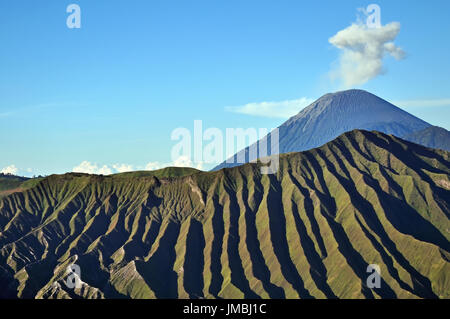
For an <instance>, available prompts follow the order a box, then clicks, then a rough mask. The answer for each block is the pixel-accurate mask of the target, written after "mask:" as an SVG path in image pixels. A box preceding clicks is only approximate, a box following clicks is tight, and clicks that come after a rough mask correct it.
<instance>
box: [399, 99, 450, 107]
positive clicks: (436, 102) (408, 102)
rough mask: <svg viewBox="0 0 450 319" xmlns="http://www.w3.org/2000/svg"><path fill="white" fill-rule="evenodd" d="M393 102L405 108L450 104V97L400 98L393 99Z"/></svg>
mask: <svg viewBox="0 0 450 319" xmlns="http://www.w3.org/2000/svg"><path fill="white" fill-rule="evenodd" d="M392 104H394V105H397V106H399V107H404V108H408V107H435V106H450V99H426V100H399V101H393V102H392Z"/></svg>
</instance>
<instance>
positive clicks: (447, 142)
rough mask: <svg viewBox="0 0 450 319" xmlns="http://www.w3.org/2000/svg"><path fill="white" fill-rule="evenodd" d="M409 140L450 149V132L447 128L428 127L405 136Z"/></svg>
mask: <svg viewBox="0 0 450 319" xmlns="http://www.w3.org/2000/svg"><path fill="white" fill-rule="evenodd" d="M403 138H404V139H405V140H407V141H411V142H414V143H417V144H421V145H425V146H428V147H432V148H440V149H442V150H446V151H450V132H449V131H447V130H446V129H445V128H442V127H438V126H430V127H427V128H426V129H423V130H420V131H417V132H413V133H410V134H407V135H405V136H403Z"/></svg>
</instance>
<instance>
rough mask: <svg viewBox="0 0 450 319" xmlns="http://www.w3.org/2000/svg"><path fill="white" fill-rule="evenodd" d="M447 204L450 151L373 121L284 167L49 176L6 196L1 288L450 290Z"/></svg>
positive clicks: (1, 217) (300, 294)
mask: <svg viewBox="0 0 450 319" xmlns="http://www.w3.org/2000/svg"><path fill="white" fill-rule="evenodd" d="M174 170H177V169H174ZM191 173H192V174H191ZM174 174H175V175H176V174H178V175H179V176H180V177H173V176H174ZM167 176H171V177H170V178H168V177H167ZM449 208H450V153H449V152H445V151H440V150H432V149H427V148H424V147H421V146H418V145H415V144H412V143H409V142H406V141H403V140H401V139H398V138H396V137H393V136H388V135H384V134H381V133H377V132H366V131H352V132H349V133H346V134H344V135H342V136H340V137H339V138H338V139H336V140H334V141H332V142H330V143H328V144H326V145H324V146H323V147H320V148H317V149H314V150H311V151H307V152H303V153H291V154H285V155H282V156H281V157H280V169H279V171H278V173H277V174H276V175H261V173H260V164H246V165H243V166H240V167H235V168H231V169H223V170H220V171H216V172H196V171H192V172H189V173H174V172H171V173H170V174H166V173H161V174H160V175H157V174H148V173H139V172H138V173H125V174H118V175H111V176H95V175H86V174H73V173H72V174H66V175H53V176H49V177H47V178H45V179H43V180H41V181H40V182H39V183H37V185H35V186H34V187H32V188H30V189H28V190H25V191H23V192H20V193H14V194H11V195H9V196H6V197H4V198H2V199H0V284H1V285H2V287H6V288H5V289H3V290H1V291H0V296H3V297H19V298H77V297H83V298H121V297H123V298H218V297H220V298H260V297H261V298H336V297H339V298H436V297H441V298H450V295H449V291H450V264H449V258H450V253H449V252H450V242H449V239H450V222H449V212H450V209H449ZM73 263H75V264H77V265H79V266H80V268H81V278H82V281H83V284H82V288H81V289H73V290H72V289H69V288H68V287H67V286H66V285H65V283H64V279H65V276H66V268H67V266H68V265H71V264H73ZM369 264H379V265H380V267H381V275H382V285H381V288H380V289H369V288H368V287H367V286H366V278H367V276H368V273H367V272H366V269H367V266H368V265H369Z"/></svg>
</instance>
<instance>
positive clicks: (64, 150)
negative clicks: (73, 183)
mask: <svg viewBox="0 0 450 319" xmlns="http://www.w3.org/2000/svg"><path fill="white" fill-rule="evenodd" d="M71 3H76V4H78V5H79V6H80V8H81V28H80V29H69V28H68V27H67V25H66V19H67V17H68V16H69V13H67V12H66V8H67V6H68V5H70V4H71ZM371 3H376V4H378V5H379V7H380V8H381V23H382V25H386V24H388V23H391V22H399V23H400V31H399V33H398V35H397V36H396V37H395V40H394V42H395V45H396V46H398V47H399V48H401V49H402V50H403V51H404V52H405V53H406V55H405V57H404V58H403V59H401V60H396V59H395V58H394V57H392V56H390V55H389V54H387V55H386V56H385V58H384V59H383V71H382V72H380V73H381V74H379V75H377V76H374V77H373V78H371V79H370V80H369V81H366V82H365V83H362V84H360V85H354V86H352V87H357V88H362V89H365V90H368V91H370V92H372V93H374V94H376V95H378V96H380V97H382V98H384V99H387V100H389V101H395V102H396V104H397V105H398V106H399V107H403V108H404V109H405V110H407V111H408V112H410V113H412V114H414V115H416V116H419V117H421V118H422V119H424V120H426V121H428V122H430V123H431V124H434V125H439V126H442V127H444V128H446V129H450V41H449V39H450V2H449V1H447V0H442V1H380V0H376V1H300V0H291V1H287V0H270V1H268V0H245V1H243V0H178V1H174V0H133V1H125V0H114V1H111V0H110V1H106V0H78V1H76V0H39V1H36V0H28V1H25V0H2V1H1V2H0V43H1V49H0V136H1V137H0V149H1V150H2V151H1V152H2V153H1V155H2V156H0V170H1V169H3V168H7V167H10V169H11V167H13V170H14V171H15V172H16V173H18V174H21V175H34V174H36V175H37V174H50V173H64V172H68V171H72V170H73V168H74V167H77V166H79V165H80V164H81V163H82V162H85V161H87V162H89V163H84V166H87V167H91V168H92V169H93V170H96V169H97V167H98V168H100V167H105V166H106V167H108V168H110V169H111V170H113V171H117V169H115V170H114V169H113V165H115V164H120V165H121V167H132V168H133V169H142V168H144V167H145V166H146V165H147V164H148V163H149V162H152V163H160V164H161V163H169V162H170V161H171V156H170V151H171V147H172V146H173V145H174V144H175V142H174V141H171V139H170V135H171V132H172V131H173V130H174V129H175V128H177V127H186V128H189V129H192V128H193V121H194V120H196V119H200V120H202V121H203V126H204V127H205V128H206V127H217V128H220V129H225V128H227V127H242V128H247V127H257V128H259V127H266V128H273V127H276V126H278V125H280V124H281V123H283V122H284V121H285V117H286V116H288V115H286V114H285V112H281V111H280V112H278V111H277V110H278V109H275V111H274V112H267V114H266V116H261V114H257V113H258V112H253V113H254V114H252V112H250V113H249V114H243V112H239V111H236V110H242V107H243V106H245V105H248V104H251V105H252V103H253V106H254V107H258V105H264V103H263V102H273V104H269V107H272V111H273V107H276V106H278V105H279V104H280V102H282V101H288V102H287V105H292V101H300V102H299V105H301V103H303V102H305V103H306V102H309V101H311V100H314V99H316V98H319V97H320V96H321V95H323V94H325V93H328V92H333V91H337V90H339V89H341V88H342V85H341V84H340V82H339V81H336V80H330V72H331V71H332V70H333V69H335V68H336V65H338V64H339V58H340V56H341V54H342V50H340V49H339V48H337V47H336V46H334V45H333V44H331V43H330V42H329V39H330V38H331V37H333V36H334V35H335V34H336V33H337V32H339V31H340V30H343V29H345V28H347V27H349V26H350V25H351V24H352V23H354V22H356V20H357V14H358V8H366V7H367V6H368V5H369V4H371ZM289 101H290V102H289ZM302 101H303V102H302ZM261 103H262V104H261ZM266 106H267V105H266ZM285 106H286V105H285ZM303 106H304V105H303ZM303 106H301V107H299V109H298V110H296V112H297V111H300V109H301V108H302V107H303ZM244 108H245V107H244ZM233 110H234V111H233ZM89 165H91V166H89ZM161 165H162V164H161ZM116 167H119V166H116ZM119 170H121V169H119Z"/></svg>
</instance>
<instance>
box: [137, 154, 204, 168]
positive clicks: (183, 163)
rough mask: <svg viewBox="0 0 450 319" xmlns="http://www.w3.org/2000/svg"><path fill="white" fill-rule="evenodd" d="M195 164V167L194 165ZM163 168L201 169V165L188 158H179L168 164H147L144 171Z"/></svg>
mask: <svg viewBox="0 0 450 319" xmlns="http://www.w3.org/2000/svg"><path fill="white" fill-rule="evenodd" d="M196 164H197V165H196ZM164 167H195V168H196V169H199V170H201V169H203V163H202V162H200V163H194V162H192V160H191V159H190V158H189V157H188V156H185V155H183V156H180V157H178V158H177V159H176V160H174V161H173V162H170V163H161V162H149V163H148V164H147V165H146V166H145V170H147V171H154V170H157V169H161V168H164Z"/></svg>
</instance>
